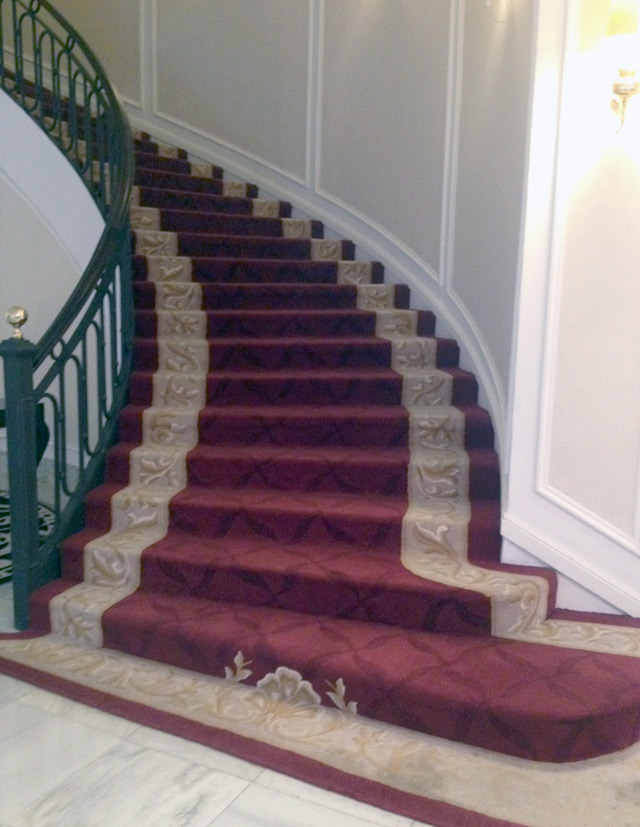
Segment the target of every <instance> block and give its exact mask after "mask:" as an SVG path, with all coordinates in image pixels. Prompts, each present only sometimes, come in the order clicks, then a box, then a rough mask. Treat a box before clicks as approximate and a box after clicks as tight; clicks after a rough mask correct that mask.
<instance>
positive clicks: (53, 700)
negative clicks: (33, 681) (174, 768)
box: [20, 688, 140, 738]
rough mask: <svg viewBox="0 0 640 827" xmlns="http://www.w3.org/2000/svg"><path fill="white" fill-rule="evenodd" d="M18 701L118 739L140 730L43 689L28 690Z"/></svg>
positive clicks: (130, 723) (112, 716)
mask: <svg viewBox="0 0 640 827" xmlns="http://www.w3.org/2000/svg"><path fill="white" fill-rule="evenodd" d="M20 701H21V703H23V704H26V705H29V706H33V707H34V708H36V709H41V710H43V711H44V712H48V713H50V714H52V715H59V716H62V717H65V718H69V719H70V720H72V721H78V722H79V723H81V724H85V725H86V726H90V727H94V728H95V729H100V730H102V731H103V732H108V733H109V735H116V736H118V737H119V738H126V737H127V736H128V735H131V734H132V733H133V732H135V730H137V729H139V728H140V725H139V724H136V723H133V722H132V721H128V720H127V719H126V718H119V717H118V716H117V715H110V714H109V713H107V712H102V711H101V710H99V709H95V708H94V707H91V706H86V705H85V704H81V703H76V701H70V700H69V699H67V698H63V697H62V696H60V695H53V694H52V693H51V692H45V690H43V689H36V688H30V689H29V690H28V691H27V692H26V693H25V694H24V695H22V696H21V698H20Z"/></svg>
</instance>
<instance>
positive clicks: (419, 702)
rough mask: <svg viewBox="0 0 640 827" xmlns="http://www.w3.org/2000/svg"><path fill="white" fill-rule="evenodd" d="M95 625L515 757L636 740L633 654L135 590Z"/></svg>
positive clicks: (129, 646) (596, 751) (601, 749)
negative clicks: (339, 693) (340, 685)
mask: <svg viewBox="0 0 640 827" xmlns="http://www.w3.org/2000/svg"><path fill="white" fill-rule="evenodd" d="M103 623H104V642H105V645H106V646H107V647H110V648H111V649H115V650H118V651H123V652H128V653H129V654H132V655H136V656H138V657H143V658H148V659H152V660H155V661H160V662H163V663H169V664H173V665H175V666H180V667H182V668H185V669H190V670H194V671H196V672H203V673H207V674H211V675H215V676H218V677H221V678H223V677H224V676H225V674H228V673H226V671H225V670H226V669H228V670H229V672H230V675H229V677H230V678H232V677H233V676H234V675H237V674H238V671H239V670H238V663H240V661H238V663H236V669H235V670H234V658H236V656H237V655H238V652H242V657H243V661H242V663H240V665H241V666H242V665H246V668H247V669H249V670H251V674H250V676H246V677H250V682H251V683H252V684H254V683H256V682H257V681H260V680H263V679H267V680H268V681H271V682H277V680H278V677H279V676H280V677H281V678H285V679H286V677H287V676H288V677H289V680H290V681H292V680H293V678H294V676H293V674H292V673H291V672H285V673H284V675H283V673H282V670H281V671H280V672H279V673H278V672H277V670H278V669H279V668H280V667H285V668H286V669H289V670H295V671H296V672H298V673H299V676H301V677H302V679H303V680H304V681H307V682H309V683H310V684H311V687H310V686H309V685H308V684H306V683H302V684H301V685H298V692H299V693H300V695H301V700H302V697H303V696H305V695H307V698H308V693H309V692H313V696H312V697H313V698H314V700H316V699H317V701H321V702H322V703H324V704H327V705H331V696H328V695H327V693H328V692H331V691H334V694H336V693H335V689H336V688H337V682H338V681H339V680H340V679H342V681H343V682H344V687H345V689H346V692H345V696H344V703H345V706H346V704H348V703H350V702H355V703H357V711H358V713H359V714H361V715H365V716H368V717H371V718H374V719H376V720H378V721H383V722H386V723H389V724H392V725H397V726H402V727H406V728H408V729H413V730H417V731H419V732H427V733H429V734H431V735H434V736H436V737H441V738H447V739H449V740H453V741H461V742H463V743H466V744H470V745H474V746H478V747H482V748H485V749H489V750H496V751H499V752H502V753H506V754H508V755H514V756H517V757H522V758H528V759H536V760H539V761H556V762H557V761H576V760H584V759H587V758H591V757H594V756H596V755H600V754H603V753H606V752H608V751H613V750H617V749H620V748H623V747H625V746H628V745H631V744H632V743H634V742H635V741H636V740H637V739H638V738H639V737H640V718H639V716H638V713H637V710H638V708H639V706H640V660H638V659H636V658H623V657H620V656H613V655H598V654H589V655H587V654H585V653H584V652H581V651H579V650H572V649H559V648H556V647H552V646H537V645H535V644H528V643H520V642H516V641H507V640H499V639H496V638H492V637H477V636H469V635H446V634H434V633H429V632H418V631H415V632H407V631H405V630H400V629H397V628H395V627H392V626H389V625H386V624H376V623H364V622H360V621H356V620H345V619H341V618H333V617H325V616H320V617H318V616H315V615H305V614H301V613H297V612H289V611H284V610H282V609H275V608H269V607H253V606H248V605H244V604H243V605H238V604H234V603H224V602H216V601H211V600H206V599H202V598H195V597H180V596H165V595H159V594H156V593H150V592H144V591H140V592H137V593H135V594H133V595H131V596H130V597H128V598H126V599H125V600H123V601H122V602H120V603H119V604H117V605H116V606H114V607H112V608H111V609H109V610H108V611H107V612H106V613H105V615H104V619H103ZM267 676H270V677H269V678H267ZM238 677H242V676H240V675H239V676H238ZM296 680H299V678H298V679H296ZM332 688H333V689H332ZM308 699H309V698H308Z"/></svg>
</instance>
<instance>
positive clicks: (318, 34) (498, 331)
mask: <svg viewBox="0 0 640 827" xmlns="http://www.w3.org/2000/svg"><path fill="white" fill-rule="evenodd" d="M57 7H58V8H59V9H60V11H61V12H62V13H63V14H66V15H67V16H68V17H69V19H70V20H71V21H72V22H74V24H75V25H77V27H78V28H79V29H80V30H81V31H82V32H83V33H84V34H85V35H86V37H87V39H88V40H89V42H90V43H91V44H92V45H93V46H95V48H96V51H97V52H98V54H99V55H100V57H101V59H102V61H103V63H104V64H105V66H106V69H107V71H108V73H109V75H110V77H111V78H112V80H113V81H114V83H115V84H116V86H117V87H118V88H119V90H120V92H121V94H122V95H123V97H124V99H125V102H126V105H127V109H128V112H129V115H130V117H131V119H132V121H133V122H134V123H135V124H136V125H137V126H138V127H140V128H143V129H146V130H148V131H149V132H151V133H152V134H153V135H154V136H155V137H157V138H159V139H162V140H166V141H169V142H174V143H177V144H179V145H181V146H183V147H184V148H185V149H187V150H188V151H190V152H191V153H192V154H193V155H194V156H197V157H199V158H202V159H204V160H208V161H214V162H216V163H219V164H221V165H222V166H224V167H225V169H226V170H228V171H229V173H230V174H231V175H233V176H237V177H240V178H244V179H248V180H251V181H254V182H255V183H257V184H258V185H260V186H261V187H262V188H263V190H264V191H266V192H269V193H270V194H271V195H274V196H277V197H283V198H288V199H290V200H291V201H293V202H294V203H295V204H296V205H297V206H298V207H299V208H300V210H301V211H303V212H304V213H306V214H310V215H313V216H314V217H317V218H320V219H322V220H323V221H324V222H325V224H326V225H327V226H328V227H330V228H332V229H333V230H334V231H335V233H336V234H339V235H341V236H344V237H348V238H351V239H353V240H354V241H355V242H356V244H357V247H358V257H360V258H370V257H373V258H377V259H380V260H381V261H383V262H384V264H385V266H386V270H387V279H388V280H390V281H404V282H406V283H408V284H409V285H410V286H411V288H412V293H413V299H412V301H413V305H414V306H415V307H431V308H433V309H434V310H435V311H436V313H437V315H438V320H439V327H438V332H439V333H440V335H455V336H456V338H457V339H458V341H459V342H460V344H461V346H462V351H463V357H462V359H463V364H464V365H465V366H466V367H469V368H471V369H473V370H474V371H475V372H476V374H477V375H478V378H479V380H480V383H481V386H482V401H483V402H484V404H486V405H488V407H489V408H490V409H491V411H492V413H493V416H494V421H495V424H496V427H497V431H498V437H499V440H500V441H502V439H503V432H504V427H505V425H504V422H505V407H506V406H505V398H506V389H507V385H508V381H509V363H510V343H511V326H512V313H513V296H514V285H515V281H516V273H517V258H518V238H519V230H520V202H521V193H522V183H523V176H524V165H525V143H526V134H527V109H528V88H529V55H530V49H531V31H532V17H533V9H534V2H533V0H488V2H482V3H479V2H475V0H474V1H473V2H471V1H470V0H466V2H465V0H429V2H425V0H270V2H269V3H265V2H264V0H262V1H261V0H190V2H188V3H179V4H178V3H174V2H171V0H137V2H135V3H133V2H131V1H130V0H116V1H115V2H113V3H109V4H105V3H101V2H99V0H59V2H58V3H57ZM125 46H126V48H125ZM488 112H490V113H491V115H490V116H489V117H487V113H488Z"/></svg>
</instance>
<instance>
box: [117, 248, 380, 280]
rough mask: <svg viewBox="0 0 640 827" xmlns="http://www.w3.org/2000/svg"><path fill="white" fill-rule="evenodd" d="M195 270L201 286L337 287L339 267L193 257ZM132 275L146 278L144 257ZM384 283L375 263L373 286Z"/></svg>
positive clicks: (328, 263) (331, 263) (135, 260)
mask: <svg viewBox="0 0 640 827" xmlns="http://www.w3.org/2000/svg"><path fill="white" fill-rule="evenodd" d="M192 268H193V279H194V281H200V282H202V283H209V282H220V283H236V284H238V283H242V284H247V283H263V282H266V283H279V284H292V283H295V284H299V283H301V282H302V283H304V284H312V283H314V284H336V282H337V278H338V265H337V263H336V262H334V261H303V260H301V261H295V260H290V261H277V260H276V261H271V260H269V259H264V260H261V259H255V260H242V259H240V260H238V259H216V258H194V259H193V261H192ZM133 272H134V277H135V278H136V279H137V280H139V281H142V280H143V279H146V278H147V272H148V263H147V259H146V257H145V256H139V255H137V256H133ZM382 281H383V268H382V265H381V264H379V263H378V262H374V263H373V267H372V274H371V283H372V284H380V283H382Z"/></svg>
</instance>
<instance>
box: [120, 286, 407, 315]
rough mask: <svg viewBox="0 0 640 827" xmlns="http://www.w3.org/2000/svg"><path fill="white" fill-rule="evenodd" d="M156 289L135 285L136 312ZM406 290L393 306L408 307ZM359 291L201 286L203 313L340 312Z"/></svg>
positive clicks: (149, 306)
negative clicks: (237, 311) (205, 311)
mask: <svg viewBox="0 0 640 827" xmlns="http://www.w3.org/2000/svg"><path fill="white" fill-rule="evenodd" d="M156 292H157V291H156V289H155V286H154V285H153V284H151V283H149V282H135V283H134V295H135V301H136V309H137V310H153V309H154V308H155V307H156ZM406 292H407V291H403V290H399V291H398V295H397V296H396V302H395V306H396V307H402V308H404V307H406V306H407V305H408V296H407V295H406ZM357 300H358V291H357V289H356V288H355V287H351V286H348V285H304V286H303V285H297V286H293V285H289V286H280V285H278V284H274V285H264V284H255V285H254V284H243V285H235V284H204V285H203V286H202V307H203V309H205V310H280V309H282V310H339V309H350V308H351V309H354V310H355V309H356V307H357Z"/></svg>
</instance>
